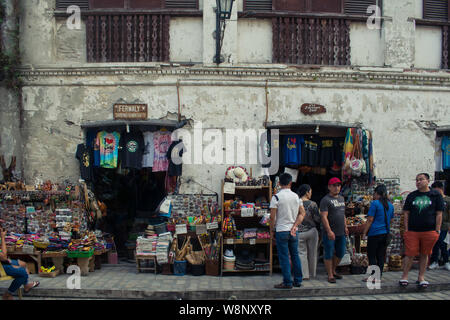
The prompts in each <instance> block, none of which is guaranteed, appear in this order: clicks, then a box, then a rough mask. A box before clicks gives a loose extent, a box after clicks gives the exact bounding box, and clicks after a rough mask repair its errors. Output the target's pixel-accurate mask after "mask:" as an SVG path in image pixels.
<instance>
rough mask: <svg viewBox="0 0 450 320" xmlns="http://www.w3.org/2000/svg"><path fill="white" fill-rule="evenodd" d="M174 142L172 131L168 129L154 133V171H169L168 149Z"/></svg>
mask: <svg viewBox="0 0 450 320" xmlns="http://www.w3.org/2000/svg"><path fill="white" fill-rule="evenodd" d="M171 143H172V138H171V133H170V132H167V131H157V132H155V133H153V144H154V146H155V158H154V160H153V167H152V168H153V169H152V170H153V172H159V171H167V170H168V168H169V160H168V159H167V151H168V150H169V147H170V144H171Z"/></svg>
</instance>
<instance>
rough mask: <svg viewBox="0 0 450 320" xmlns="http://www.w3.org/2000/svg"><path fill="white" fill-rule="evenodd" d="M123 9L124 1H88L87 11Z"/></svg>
mask: <svg viewBox="0 0 450 320" xmlns="http://www.w3.org/2000/svg"><path fill="white" fill-rule="evenodd" d="M110 8H114V9H115V8H121V9H123V8H125V0H89V9H110Z"/></svg>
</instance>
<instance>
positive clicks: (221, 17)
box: [214, 0, 234, 64]
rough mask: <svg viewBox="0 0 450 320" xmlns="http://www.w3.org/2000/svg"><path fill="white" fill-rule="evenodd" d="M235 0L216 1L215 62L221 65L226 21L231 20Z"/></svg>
mask: <svg viewBox="0 0 450 320" xmlns="http://www.w3.org/2000/svg"><path fill="white" fill-rule="evenodd" d="M233 2H234V0H216V4H217V7H216V56H215V58H214V62H215V63H217V64H220V63H221V62H222V61H221V59H220V51H221V48H222V38H223V33H224V32H225V20H226V19H230V17H231V10H232V9H233ZM222 26H223V30H222Z"/></svg>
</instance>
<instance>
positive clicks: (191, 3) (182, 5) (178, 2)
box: [165, 0, 198, 10]
mask: <svg viewBox="0 0 450 320" xmlns="http://www.w3.org/2000/svg"><path fill="white" fill-rule="evenodd" d="M165 7H166V9H171V8H173V9H193V10H195V9H198V0H166V3H165Z"/></svg>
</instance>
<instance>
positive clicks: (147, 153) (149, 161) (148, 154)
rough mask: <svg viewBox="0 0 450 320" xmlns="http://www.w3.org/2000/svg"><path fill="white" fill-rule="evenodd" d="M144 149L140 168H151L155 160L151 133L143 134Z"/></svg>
mask: <svg viewBox="0 0 450 320" xmlns="http://www.w3.org/2000/svg"><path fill="white" fill-rule="evenodd" d="M144 143H145V149H144V154H143V156H142V168H151V167H153V159H154V158H155V144H154V141H153V132H144Z"/></svg>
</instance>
